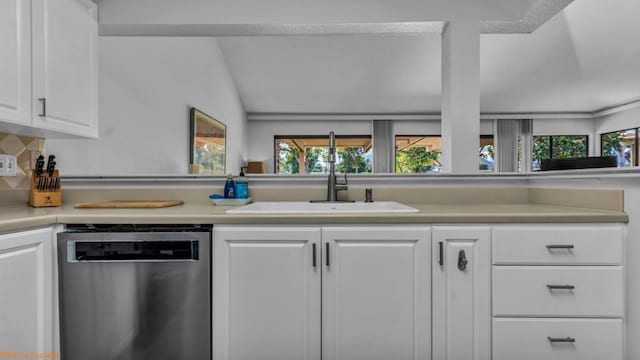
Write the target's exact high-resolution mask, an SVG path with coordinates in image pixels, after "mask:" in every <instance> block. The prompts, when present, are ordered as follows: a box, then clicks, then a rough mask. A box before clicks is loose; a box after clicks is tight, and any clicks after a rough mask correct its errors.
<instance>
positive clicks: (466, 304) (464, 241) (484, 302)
mask: <svg viewBox="0 0 640 360" xmlns="http://www.w3.org/2000/svg"><path fill="white" fill-rule="evenodd" d="M433 254H434V256H433V290H432V291H433V330H432V331H433V359H438V360H461V359H465V360H489V359H490V358H491V335H490V334H491V257H490V228H489V227H488V226H468V227H467V226H438V227H434V228H433ZM464 260H466V265H464ZM459 262H460V264H459Z"/></svg>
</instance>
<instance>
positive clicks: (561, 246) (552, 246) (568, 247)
mask: <svg viewBox="0 0 640 360" xmlns="http://www.w3.org/2000/svg"><path fill="white" fill-rule="evenodd" d="M573 248H574V246H573V245H547V249H549V250H553V249H566V250H570V249H573Z"/></svg>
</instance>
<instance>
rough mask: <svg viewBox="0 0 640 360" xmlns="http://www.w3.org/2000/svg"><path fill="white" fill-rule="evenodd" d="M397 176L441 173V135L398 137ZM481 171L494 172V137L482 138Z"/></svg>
mask: <svg viewBox="0 0 640 360" xmlns="http://www.w3.org/2000/svg"><path fill="white" fill-rule="evenodd" d="M395 147H396V154H395V159H396V174H413V173H428V172H439V171H440V169H441V166H442V141H441V136H440V135H396V146H395ZM479 157H480V160H479V161H480V164H479V167H480V170H487V171H493V158H494V147H493V135H482V136H480V149H479Z"/></svg>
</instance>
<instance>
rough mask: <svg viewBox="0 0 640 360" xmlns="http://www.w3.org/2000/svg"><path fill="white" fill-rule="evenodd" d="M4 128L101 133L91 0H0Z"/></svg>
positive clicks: (1, 125) (31, 132)
mask: <svg viewBox="0 0 640 360" xmlns="http://www.w3.org/2000/svg"><path fill="white" fill-rule="evenodd" d="M0 44H1V45H0V46H1V47H0V131H3V132H12V133H21V134H25V135H36V136H43V135H44V136H48V137H56V136H59V135H60V134H61V135H75V136H80V137H90V138H97V137H98V60H97V55H98V51H97V50H98V49H97V45H98V21H97V5H96V4H95V3H94V2H92V1H90V0H56V1H48V0H0Z"/></svg>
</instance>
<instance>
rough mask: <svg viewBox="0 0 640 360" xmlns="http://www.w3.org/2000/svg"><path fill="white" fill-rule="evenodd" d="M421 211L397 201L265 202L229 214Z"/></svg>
mask: <svg viewBox="0 0 640 360" xmlns="http://www.w3.org/2000/svg"><path fill="white" fill-rule="evenodd" d="M418 211H419V210H418V209H416V208H412V207H410V206H407V205H404V204H401V203H399V202H395V201H375V202H362V201H356V202H309V201H273V202H271V201H264V202H255V203H252V204H249V205H244V206H241V207H238V208H236V209H231V210H227V211H226V213H227V214H346V213H417V212H418Z"/></svg>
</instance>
